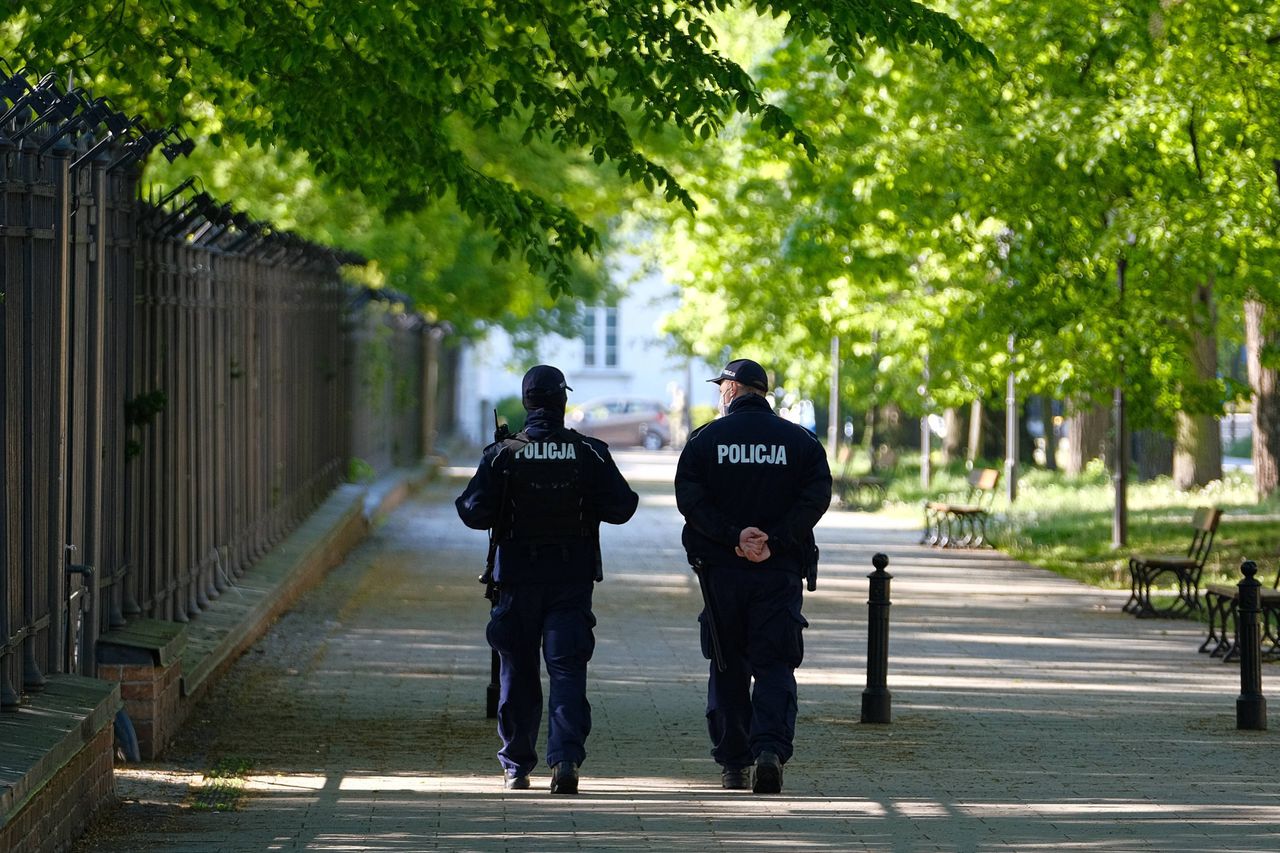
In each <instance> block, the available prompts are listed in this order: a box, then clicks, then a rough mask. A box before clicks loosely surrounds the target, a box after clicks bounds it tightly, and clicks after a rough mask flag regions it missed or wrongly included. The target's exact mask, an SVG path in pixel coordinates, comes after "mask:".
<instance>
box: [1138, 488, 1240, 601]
mask: <svg viewBox="0 0 1280 853" xmlns="http://www.w3.org/2000/svg"><path fill="white" fill-rule="evenodd" d="M1220 518H1222V510H1220V509H1218V508H1217V507H1201V508H1200V509H1197V510H1196V511H1195V513H1194V514H1193V515H1192V517H1191V543H1190V544H1189V545H1187V553H1186V554H1183V555H1150V554H1136V555H1134V556H1132V557H1130V558H1129V600H1128V601H1126V602H1125V604H1124V607H1123V608H1122V609H1123V610H1124V612H1126V613H1132V614H1133V615H1134V616H1139V617H1145V616H1189V615H1190V614H1192V613H1195V612H1196V611H1198V610H1199V609H1200V573H1201V572H1202V571H1204V562H1205V560H1207V559H1208V558H1209V551H1210V550H1211V549H1212V548H1213V537H1214V534H1215V533H1217V530H1218V520H1219V519H1220ZM1163 575H1171V576H1172V577H1173V579H1174V580H1175V581H1176V582H1177V584H1178V592H1177V595H1176V596H1175V598H1174V600H1173V603H1172V604H1170V605H1169V606H1168V607H1156V606H1155V605H1154V604H1153V603H1152V602H1151V587H1152V586H1153V585H1154V584H1155V582H1156V580H1157V579H1158V578H1160V577H1161V576H1163Z"/></svg>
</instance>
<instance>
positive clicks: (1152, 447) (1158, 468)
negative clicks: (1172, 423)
mask: <svg viewBox="0 0 1280 853" xmlns="http://www.w3.org/2000/svg"><path fill="white" fill-rule="evenodd" d="M1132 458H1133V464H1134V465H1135V466H1136V467H1137V469H1138V480H1139V481H1142V482H1146V481H1147V480H1154V479H1155V478H1156V477H1168V476H1169V475H1170V474H1172V473H1173V439H1172V438H1170V437H1169V436H1167V435H1165V434H1163V433H1160V432H1156V431H1155V430H1150V429H1140V430H1135V431H1134V432H1133V449H1132Z"/></svg>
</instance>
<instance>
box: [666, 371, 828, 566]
mask: <svg viewBox="0 0 1280 853" xmlns="http://www.w3.org/2000/svg"><path fill="white" fill-rule="evenodd" d="M676 505H677V506H678V507H679V509H680V514H681V515H683V516H684V518H685V526H684V534H683V537H682V538H683V541H684V547H685V550H686V551H687V552H688V554H689V560H690V562H693V560H694V559H695V558H698V557H701V558H702V559H703V560H705V561H706V562H707V563H708V564H709V565H715V566H741V567H744V568H748V567H752V566H755V565H759V566H762V567H768V568H778V569H783V570H787V571H795V572H802V571H803V568H804V566H805V565H807V561H808V559H809V555H810V551H811V550H812V548H813V527H814V525H816V524H817V523H818V520H819V519H820V518H822V514H823V513H825V512H826V511H827V508H828V507H829V506H830V505H831V468H830V466H829V465H828V464H827V454H826V451H825V450H824V449H823V447H822V445H821V444H820V443H819V442H818V439H817V438H816V437H815V436H814V434H813V433H811V432H809V431H808V430H807V429H805V428H804V427H801V426H797V425H796V424H793V423H791V422H790V421H788V420H785V419H783V418H780V417H778V416H777V415H776V414H775V413H774V411H773V409H771V408H769V403H768V401H767V400H765V399H764V398H763V397H761V396H758V395H756V394H745V395H743V396H740V397H738V398H737V399H735V400H734V401H733V402H732V403H731V404H730V405H729V411H728V413H727V414H726V415H725V416H724V417H722V418H719V419H718V420H714V421H712V422H711V423H709V424H707V425H705V426H703V427H700V428H699V429H697V430H695V431H694V432H693V434H692V435H691V436H690V437H689V443H688V444H686V445H685V447H684V450H683V452H681V454H680V462H679V464H678V465H677V467H676ZM745 527H758V528H760V529H761V530H763V531H764V532H765V533H767V534H769V550H770V551H771V552H772V556H771V557H770V558H769V559H768V560H766V561H765V562H763V563H759V564H754V563H751V562H749V561H748V560H746V559H745V558H743V557H739V556H737V555H736V554H734V550H733V549H734V548H735V547H736V546H737V544H738V536H739V535H740V534H741V533H742V529H743V528H745Z"/></svg>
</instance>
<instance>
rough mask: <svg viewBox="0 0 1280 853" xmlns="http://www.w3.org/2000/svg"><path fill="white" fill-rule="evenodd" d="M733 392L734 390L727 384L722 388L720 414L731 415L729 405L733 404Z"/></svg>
mask: <svg viewBox="0 0 1280 853" xmlns="http://www.w3.org/2000/svg"><path fill="white" fill-rule="evenodd" d="M731 392H732V389H731V388H729V385H728V383H727V382H726V383H724V384H722V385H721V386H720V414H722V415H727V414H729V404H730V403H732V402H733V397H732V396H731Z"/></svg>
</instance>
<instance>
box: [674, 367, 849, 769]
mask: <svg viewBox="0 0 1280 853" xmlns="http://www.w3.org/2000/svg"><path fill="white" fill-rule="evenodd" d="M708 381H709V382H714V383H716V384H717V385H719V387H720V404H721V411H722V412H723V414H724V416H723V417H721V418H719V419H717V420H714V421H712V422H711V423H709V424H707V425H705V426H703V427H701V428H699V429H697V430H695V431H694V433H693V434H692V435H691V436H690V437H689V441H688V443H687V444H686V445H685V447H684V450H683V451H682V452H681V454H680V462H679V464H678V466H677V468H676V480H675V489H676V504H677V506H678V507H679V509H680V513H681V514H682V515H683V516H684V518H685V526H684V532H683V536H682V538H683V542H684V547H685V550H686V551H687V552H688V555H689V562H690V564H691V565H693V566H694V570H695V571H697V572H698V573H699V579H700V582H701V584H702V587H703V595H704V607H703V611H702V614H701V615H700V616H699V617H698V621H699V622H700V623H701V627H702V651H703V654H704V656H706V657H707V658H708V659H710V660H712V661H713V663H712V664H711V667H710V671H711V675H710V679H709V683H708V687H707V730H708V732H709V733H710V735H711V744H712V748H711V755H712V757H713V758H715V760H716V762H717V763H719V764H720V766H721V784H722V785H723V786H724V787H725V788H730V789H740V788H746V787H748V786H751V788H752V789H753V790H754V791H755V792H756V793H778V792H779V791H781V790H782V765H783V764H785V763H786V761H787V759H789V758H790V757H791V754H792V742H793V739H794V736H795V723H796V678H795V669H796V667H798V666H799V665H800V662H801V660H802V658H803V657H804V642H803V639H802V634H801V632H802V630H803V629H804V628H805V627H806V626H807V625H808V624H809V623H808V622H806V621H805V618H804V616H802V615H801V612H800V604H801V595H802V592H801V587H802V583H803V577H804V576H805V574H806V573H807V572H808V571H809V570H810V568H811V567H812V568H814V569H816V566H817V548H816V547H815V545H814V539H813V528H814V525H816V524H817V523H818V519H820V518H821V517H822V515H823V513H824V512H826V510H827V507H828V506H829V505H830V503H831V469H830V467H829V465H828V464H827V455H826V452H825V451H824V450H823V447H822V445H821V444H819V443H818V440H817V438H816V437H815V436H814V435H813V433H811V432H809V431H808V430H806V429H804V428H803V427H801V426H798V425H796V424H793V423H791V422H790V421H787V420H785V419H783V418H781V417H778V416H777V415H776V414H774V411H773V409H772V408H770V406H769V402H768V400H767V399H765V396H764V395H765V393H767V392H768V390H769V382H768V377H767V376H766V375H765V371H764V368H762V367H761V366H760V365H759V364H757V363H756V362H754V361H750V360H747V359H737V360H734V361H731V362H729V363H728V364H727V365H726V366H725V368H724V369H723V370H722V371H721V372H720V375H719V376H717V377H715V378H714V379H710V380H708ZM717 652H718V654H717ZM717 658H719V659H720V661H719V662H720V663H722V664H723V671H722V670H721V668H720V666H719V665H718V663H717ZM753 681H754V685H753V684H752V682H753ZM753 771H754V773H753Z"/></svg>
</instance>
